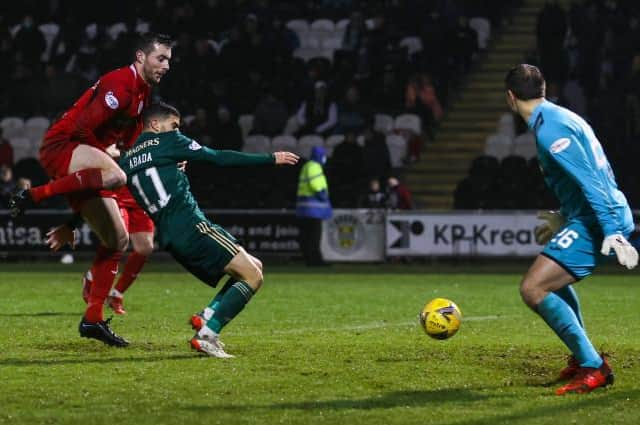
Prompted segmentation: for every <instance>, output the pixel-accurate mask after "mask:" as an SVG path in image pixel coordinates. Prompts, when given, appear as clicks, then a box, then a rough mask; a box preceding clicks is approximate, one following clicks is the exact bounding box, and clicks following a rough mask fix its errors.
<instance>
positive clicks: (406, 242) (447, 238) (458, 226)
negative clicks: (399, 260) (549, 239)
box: [386, 212, 542, 256]
mask: <svg viewBox="0 0 640 425" xmlns="http://www.w3.org/2000/svg"><path fill="white" fill-rule="evenodd" d="M538 224H540V220H538V219H537V218H536V214H535V212H511V213H450V214H430V213H390V214H388V215H387V220H386V240H387V241H386V246H387V251H386V252H387V255H389V256H394V255H407V256H412V255H415V256H432V255H434V256H534V255H536V254H538V253H539V252H540V251H541V250H542V246H540V245H538V244H537V243H536V241H535V237H534V228H535V226H536V225H538Z"/></svg>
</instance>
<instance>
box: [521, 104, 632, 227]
mask: <svg viewBox="0 0 640 425" xmlns="http://www.w3.org/2000/svg"><path fill="white" fill-rule="evenodd" d="M528 124H529V127H530V128H531V129H533V131H534V133H535V136H536V141H537V148H538V161H539V163H540V167H541V168H542V172H543V174H544V179H545V182H546V184H547V185H548V186H549V187H550V188H551V190H553V192H554V194H555V195H556V197H557V198H558V200H559V201H560V212H561V213H562V215H563V216H564V217H565V218H567V220H571V219H579V220H581V221H583V222H585V224H588V225H595V224H599V225H600V227H601V229H602V232H603V234H604V236H609V235H611V234H614V233H622V234H625V235H626V234H628V233H629V232H631V231H632V230H633V218H632V215H631V209H630V208H629V204H628V202H627V199H626V198H625V196H624V194H623V193H622V192H620V191H619V190H618V185H617V184H616V181H615V177H614V175H613V171H612V170H611V166H610V165H609V161H608V160H607V157H606V156H605V154H604V151H603V150H602V146H601V145H600V142H599V141H598V139H597V138H596V136H595V134H594V133H593V130H592V129H591V126H589V124H587V123H586V122H585V120H583V119H582V118H581V117H580V116H578V115H577V114H574V113H573V112H571V111H569V110H568V109H565V108H562V107H560V106H557V105H555V104H553V103H551V102H549V101H546V100H545V101H544V102H542V103H541V104H540V105H538V106H537V107H536V108H535V109H534V110H533V113H532V114H531V117H530V118H529V122H528Z"/></svg>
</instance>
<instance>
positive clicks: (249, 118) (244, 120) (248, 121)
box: [238, 114, 253, 139]
mask: <svg viewBox="0 0 640 425" xmlns="http://www.w3.org/2000/svg"><path fill="white" fill-rule="evenodd" d="M238 125H239V126H240V129H241V130H242V138H244V139H246V138H247V136H248V135H249V133H251V129H252V128H253V115H252V114H243V115H240V116H239V117H238Z"/></svg>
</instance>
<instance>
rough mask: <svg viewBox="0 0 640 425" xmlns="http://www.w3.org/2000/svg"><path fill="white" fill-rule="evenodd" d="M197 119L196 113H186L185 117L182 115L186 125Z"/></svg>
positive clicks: (183, 123) (183, 122)
mask: <svg viewBox="0 0 640 425" xmlns="http://www.w3.org/2000/svg"><path fill="white" fill-rule="evenodd" d="M195 119H196V116H195V115H185V116H184V117H182V125H183V126H185V127H186V126H188V125H190V124H191V123H192V122H193V120H195Z"/></svg>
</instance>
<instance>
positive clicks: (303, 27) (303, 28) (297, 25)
mask: <svg viewBox="0 0 640 425" xmlns="http://www.w3.org/2000/svg"><path fill="white" fill-rule="evenodd" d="M286 26H287V28H289V29H290V30H291V31H294V32H295V33H296V34H298V37H299V38H301V39H302V36H303V35H304V34H306V33H308V32H309V30H310V28H309V22H307V21H306V20H304V19H292V20H290V21H288V22H287V24H286Z"/></svg>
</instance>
